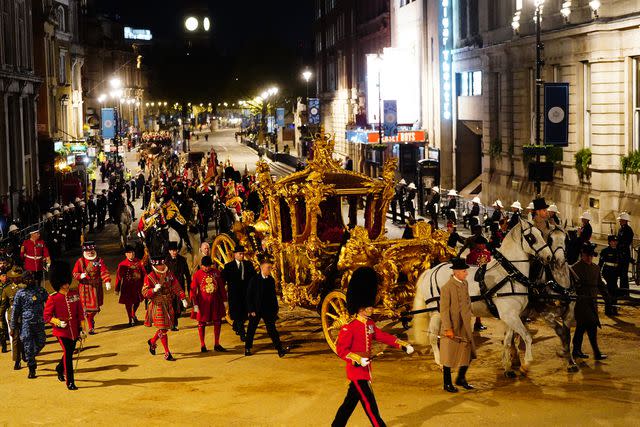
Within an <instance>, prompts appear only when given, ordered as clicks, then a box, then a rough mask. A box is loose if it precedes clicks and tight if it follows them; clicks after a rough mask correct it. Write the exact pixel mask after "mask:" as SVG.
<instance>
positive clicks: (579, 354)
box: [571, 351, 589, 359]
mask: <svg viewBox="0 0 640 427" xmlns="http://www.w3.org/2000/svg"><path fill="white" fill-rule="evenodd" d="M571 355H572V356H573V358H574V359H588V358H589V355H588V354H584V353H583V352H581V351H574V352H573V353H572V354H571Z"/></svg>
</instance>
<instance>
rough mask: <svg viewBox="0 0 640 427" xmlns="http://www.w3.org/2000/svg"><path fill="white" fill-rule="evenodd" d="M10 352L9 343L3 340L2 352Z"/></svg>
mask: <svg viewBox="0 0 640 427" xmlns="http://www.w3.org/2000/svg"><path fill="white" fill-rule="evenodd" d="M8 351H9V350H7V342H6V341H5V340H2V352H3V353H7V352H8Z"/></svg>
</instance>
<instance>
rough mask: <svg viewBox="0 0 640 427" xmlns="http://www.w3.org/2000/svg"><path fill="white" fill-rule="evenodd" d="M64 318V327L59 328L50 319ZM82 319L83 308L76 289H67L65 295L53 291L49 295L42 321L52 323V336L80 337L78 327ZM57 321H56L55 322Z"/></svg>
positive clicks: (73, 338) (80, 325)
mask: <svg viewBox="0 0 640 427" xmlns="http://www.w3.org/2000/svg"><path fill="white" fill-rule="evenodd" d="M54 318H55V319H58V320H64V321H65V322H67V326H66V327H65V328H60V327H58V326H56V325H55V323H53V322H51V319H54ZM83 320H84V310H83V309H82V304H80V295H79V294H78V292H77V291H71V290H70V291H69V293H67V295H64V294H61V293H60V292H54V293H52V294H51V295H49V299H47V303H46V304H45V306H44V321H45V322H46V323H51V324H52V325H53V336H55V337H61V338H69V339H72V340H76V339H78V338H79V337H80V328H81V327H82V321H83ZM56 323H58V322H56Z"/></svg>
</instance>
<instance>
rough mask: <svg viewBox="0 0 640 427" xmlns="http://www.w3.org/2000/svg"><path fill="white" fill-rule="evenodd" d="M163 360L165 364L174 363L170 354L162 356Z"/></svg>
mask: <svg viewBox="0 0 640 427" xmlns="http://www.w3.org/2000/svg"><path fill="white" fill-rule="evenodd" d="M164 360H166V361H167V362H175V360H176V359H175V358H174V357H173V356H172V355H171V353H167V354H165V355H164Z"/></svg>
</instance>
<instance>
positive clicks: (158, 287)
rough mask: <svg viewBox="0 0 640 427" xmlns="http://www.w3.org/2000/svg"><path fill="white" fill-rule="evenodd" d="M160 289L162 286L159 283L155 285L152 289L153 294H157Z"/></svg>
mask: <svg viewBox="0 0 640 427" xmlns="http://www.w3.org/2000/svg"><path fill="white" fill-rule="evenodd" d="M161 287H162V285H161V284H160V283H157V284H156V285H155V286H154V287H153V292H158V291H159V290H160V288H161Z"/></svg>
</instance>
